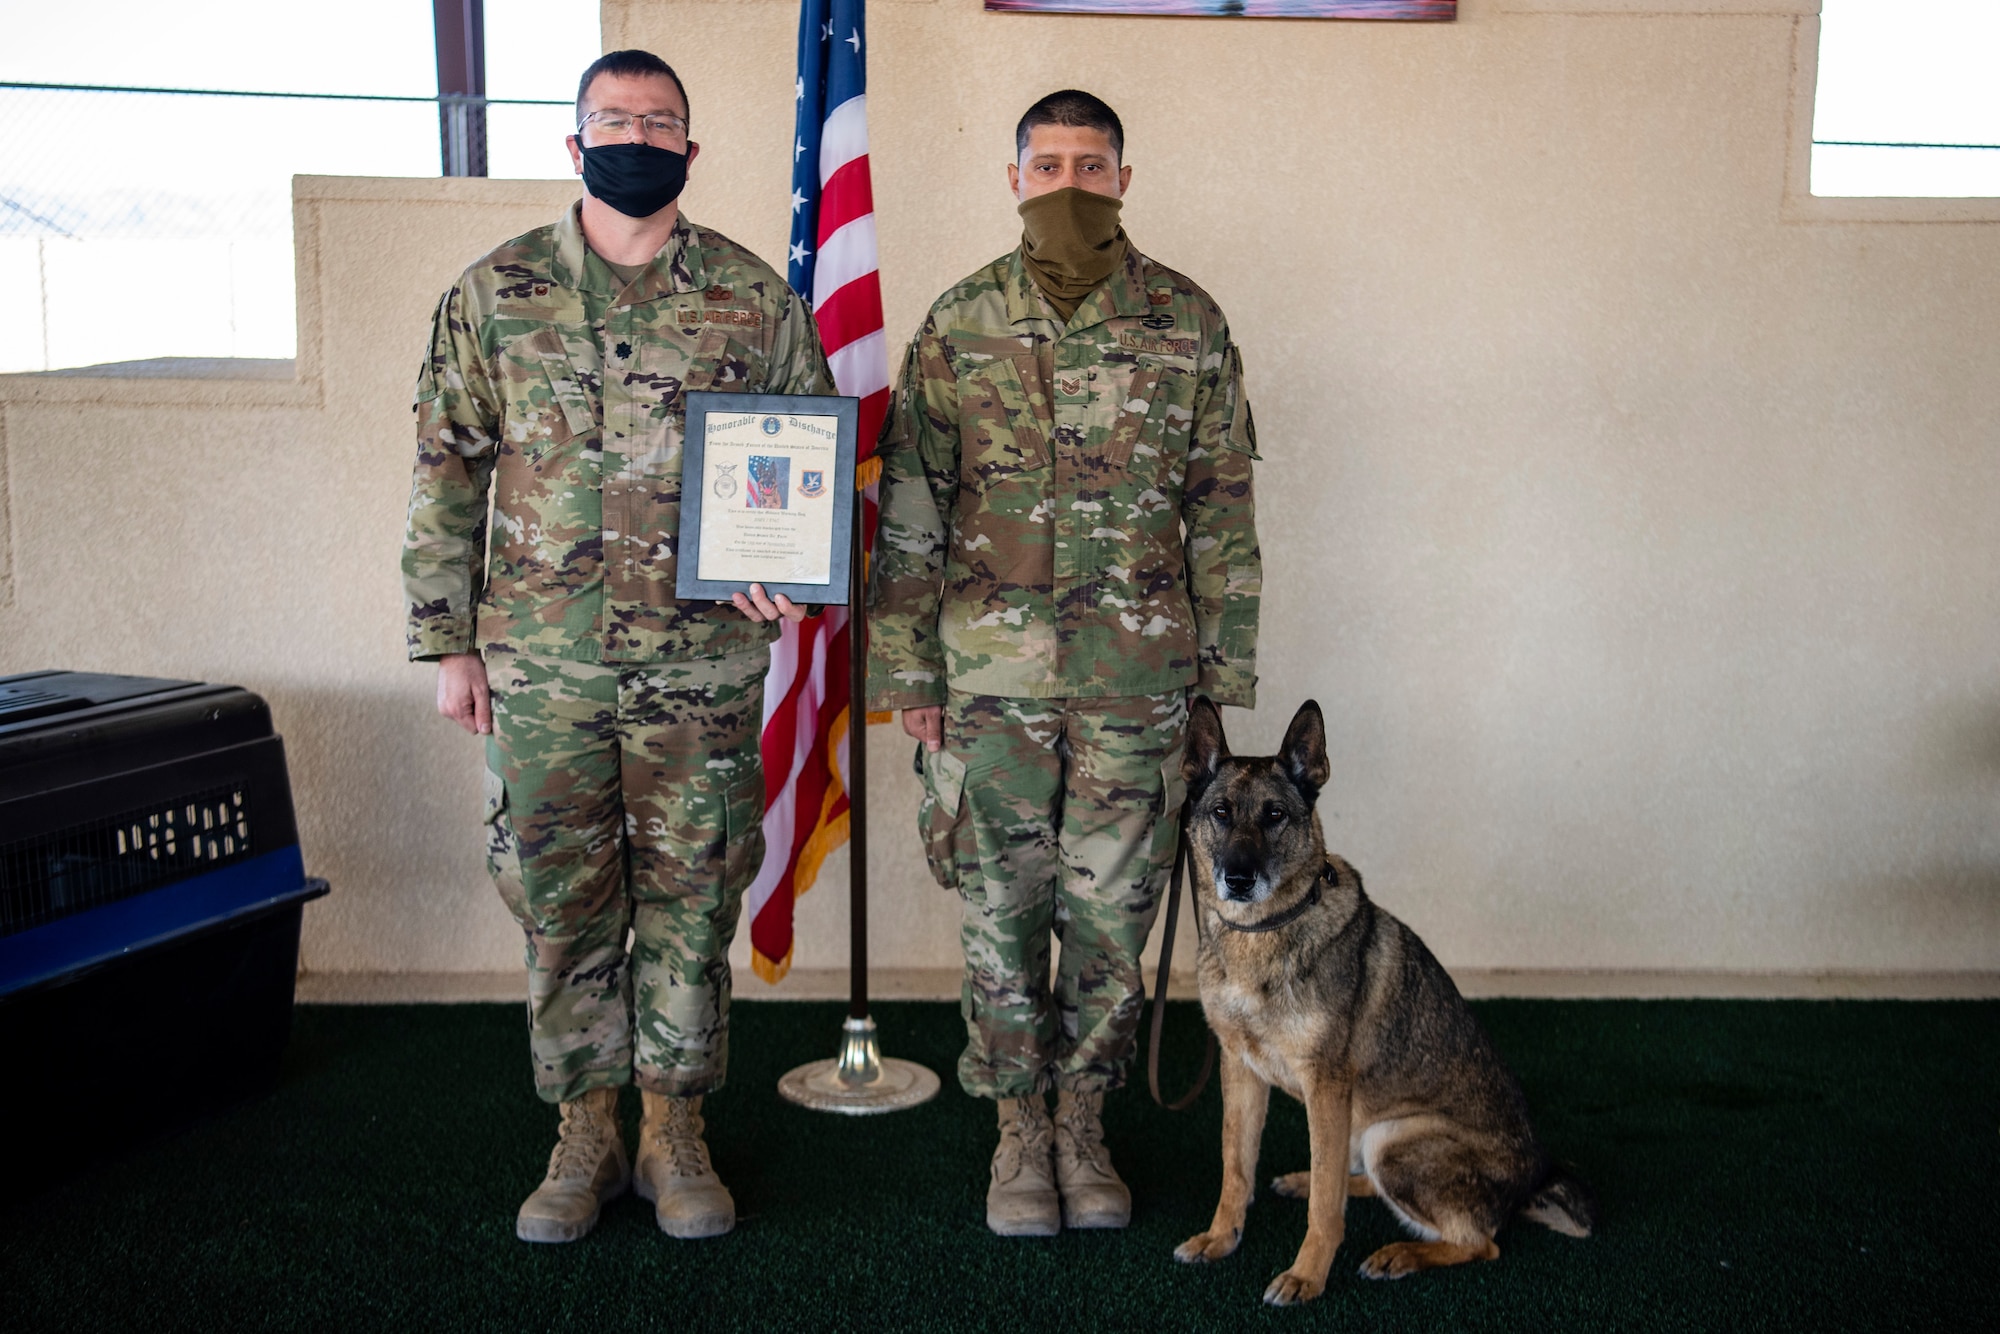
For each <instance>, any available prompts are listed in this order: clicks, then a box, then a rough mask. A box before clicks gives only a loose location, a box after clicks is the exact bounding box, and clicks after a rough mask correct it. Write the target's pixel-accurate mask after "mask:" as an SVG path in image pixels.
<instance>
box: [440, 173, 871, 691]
mask: <svg viewBox="0 0 2000 1334" xmlns="http://www.w3.org/2000/svg"><path fill="white" fill-rule="evenodd" d="M702 389H706V390H737V391H743V392H751V393H773V394H830V393H832V392H833V378H832V376H831V374H830V373H829V372H828V370H827V365H826V356H825V354H824V353H823V352H822V351H821V349H820V341H819V331H818V329H817V327H816V326H815V325H814V323H813V319H812V316H811V314H810V313H809V312H808V311H807V310H806V307H805V304H804V302H802V301H800V300H799V298H798V296H797V295H796V294H794V293H793V291H792V289H791V288H789V287H787V286H786V285H785V281H784V279H782V278H780V277H779V276H778V275H777V273H775V272H774V271H772V269H771V268H770V267H769V266H768V265H766V264H765V263H764V262H763V261H762V260H760V259H758V258H757V257H756V256H755V255H753V254H751V253H750V252H749V251H748V250H745V249H743V248H742V247H741V246H739V245H737V244H736V243H735V242H733V241H731V240H729V239H728V238H727V237H725V236H722V235H721V234H719V233H717V232H712V231H709V230H707V229H705V228H702V227H699V226H697V225H695V224H692V223H690V222H688V221H687V220H686V219H685V218H683V219H682V220H681V222H680V225H679V226H678V227H677V228H676V229H675V231H674V234H673V237H672V238H671V239H670V240H669V241H668V242H667V244H666V246H665V247H664V248H663V249H662V250H661V251H660V253H659V254H658V255H657V256H656V257H655V258H654V259H653V262H652V264H651V265H650V266H649V267H648V268H646V269H645V270H644V271H643V272H641V273H640V274H639V275H638V276H637V277H636V278H634V279H633V280H632V283H631V285H630V286H629V287H628V286H627V285H626V284H624V283H623V282H621V281H620V280H619V279H618V278H617V277H616V276H615V275H614V274H613V273H612V272H611V270H610V269H609V268H607V267H606V266H605V264H604V262H603V261H602V260H601V259H599V258H598V257H597V256H596V255H595V254H593V253H591V251H590V250H589V248H588V247H587V246H586V245H585V244H584V239H583V229H582V226H581V223H580V222H579V220H578V211H577V209H576V208H575V207H574V206H573V207H572V208H571V209H570V211H569V212H568V213H567V214H565V215H564V217H563V219H562V221H560V222H558V223H556V224H555V225H553V226H549V227H541V228H538V229H536V230H535V231H532V232H529V233H528V234H527V235H525V236H519V237H516V238H515V239H514V240H512V241H509V242H507V244H505V245H503V246H501V247H500V248H499V249H498V250H495V251H493V252H492V253H491V254H489V255H487V256H486V257H484V258H483V259H481V260H479V261H478V262H477V263H475V264H473V266H472V267H471V268H469V269H467V270H466V271H465V273H464V275H463V276H462V277H460V278H459V280H458V283H457V284H456V285H455V286H454V287H453V288H452V289H451V290H450V291H449V292H447V293H445V295H444V298H443V299H442V300H441V301H440V302H439V303H438V308H437V316H436V319H435V322H434V323H433V325H432V330H431V348H430V356H429V359H428V360H426V361H425V363H424V367H423V370H422V372H421V373H420V374H419V375H418V377H417V394H416V405H415V406H416V413H417V463H416V472H415V477H414V480H413V481H412V483H411V487H410V511H409V527H408V530H407V533H406V535H405V538H404V543H403V588H404V592H405V595H406V596H407V598H408V604H409V627H408V637H409V651H410V657H412V658H435V657H439V656H441V655H443V654H446V653H466V652H471V651H473V650H475V649H478V650H482V651H486V652H509V651H512V652H520V653H532V654H538V655H541V656H545V657H553V658H569V659H575V660H580V661H584V662H659V661H673V660H682V659H692V658H716V657H722V656H724V655H726V654H731V653H740V652H744V651H746V650H749V649H755V648H758V647H760V646H762V645H764V644H766V643H768V642H769V641H770V640H772V639H774V638H776V636H777V629H776V627H775V626H774V625H773V624H771V623H769V622H765V623H761V624H760V623H758V622H754V621H751V620H749V619H748V618H746V617H745V616H744V615H743V614H742V613H741V612H739V611H737V610H736V608H735V607H734V606H732V605H730V604H729V603H726V602H724V603H716V602H695V601H689V602H681V601H678V600H676V599H675V597H674V574H675V558H676V553H677V550H678V547H679V542H680V502H681V432H682V427H683V425H684V421H685V399H684V397H683V395H685V394H686V393H687V392H689V391H691V390H702ZM489 493H490V494H491V498H492V511H493V523H494V527H495V530H496V531H495V532H494V533H493V541H492V542H491V544H490V550H489V549H488V542H487V527H486V515H487V504H488V496H489Z"/></svg>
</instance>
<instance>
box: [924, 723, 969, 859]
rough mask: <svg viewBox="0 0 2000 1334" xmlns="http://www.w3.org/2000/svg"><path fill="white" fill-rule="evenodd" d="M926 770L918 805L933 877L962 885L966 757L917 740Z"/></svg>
mask: <svg viewBox="0 0 2000 1334" xmlns="http://www.w3.org/2000/svg"><path fill="white" fill-rule="evenodd" d="M917 756H918V759H919V761H920V762H921V763H922V765H923V771H924V799H923V802H922V803H921V804H920V805H919V806H918V807H917V830H918V832H919V833H920V834H921V835H922V836H923V840H924V859H925V860H926V861H928V862H929V863H930V866H931V878H932V879H934V880H936V881H937V882H938V884H939V885H940V886H942V887H943V888H945V889H957V888H958V830H959V826H960V825H961V824H963V823H964V817H965V761H964V760H961V759H959V758H958V757H957V756H956V755H953V754H952V753H951V752H950V751H948V750H939V751H927V750H925V749H924V748H923V743H922V742H921V741H920V742H918V743H917Z"/></svg>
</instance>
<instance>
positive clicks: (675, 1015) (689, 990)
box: [486, 650, 769, 1102]
mask: <svg viewBox="0 0 2000 1334" xmlns="http://www.w3.org/2000/svg"><path fill="white" fill-rule="evenodd" d="M768 664H769V658H768V655H767V654H766V653H764V652H763V651H761V650H760V651H758V652H754V653H741V654H736V655H734V656H731V657H726V658H715V659H709V660H706V661H700V662H676V663H654V664H649V665H646V666H643V667H608V666H601V665H598V664H595V663H582V662H565V661H561V660H558V659H553V658H539V657H527V656H524V655H521V654H497V653H496V654H494V655H492V656H491V657H490V658H489V659H488V661H487V668H486V672H487V680H488V682H489V684H490V685H491V687H492V692H493V733H492V735H491V736H490V737H489V738H488V740H487V750H486V756H487V776H486V783H487V788H486V792H487V799H486V821H487V827H488V828H487V833H488V839H487V856H488V866H489V869H490V870H491V871H492V873H493V880H494V883H495V884H496V885H497V886H499V889H500V896H501V898H502V899H503V900H505V901H506V904H507V908H508V911H510V912H511V913H513V915H514V920H515V921H517V922H519V923H520V924H521V927H522V930H523V931H524V932H525V933H526V935H527V961H528V1045H529V1049H530V1051H531V1053H532V1055H533V1058H534V1066H535V1087H536V1090H537V1091H538V1092H539V1093H540V1094H541V1096H542V1097H543V1098H545V1099H547V1100H548V1101H550V1102H558V1101H569V1100H572V1099H574V1098H576V1097H578V1096H579V1095H581V1094H582V1093H584V1092H586V1091H588V1090H590V1089H593V1088H598V1087H602V1086H605V1085H614V1084H625V1083H633V1082H636V1083H638V1084H639V1085H640V1086H641V1087H643V1088H648V1089H651V1090H653V1091H655V1092H658V1093H668V1094H677V1095H692V1094H697V1093H706V1092H708V1091H709V1090H711V1089H715V1088H719V1087H720V1086H721V1084H722V1080H723V1075H724V1073H725V1071H726V1069H727V1064H728V1025H729V985H730V975H729V943H730V941H731V940H732V939H733V938H734V937H735V935H736V921H737V915H738V911H739V909H740V906H741V904H742V899H743V891H744V890H745V889H746V888H747V887H748V886H749V884H750V882H751V881H752V880H753V879H754V878H755V877H756V874H757V867H758V865H759V863H760V862H761V861H762V859H763V855H764V830H763V814H764V775H763V766H762V763H761V761H760V758H759V755H758V733H759V730H760V728H761V725H762V722H763V711H764V672H765V669H766V667H767V666H768ZM628 935H629V937H630V940H631V943H630V946H629V949H628V946H627V943H626V941H627V937H628Z"/></svg>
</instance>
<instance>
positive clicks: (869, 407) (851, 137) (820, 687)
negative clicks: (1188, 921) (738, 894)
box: [750, 0, 889, 982]
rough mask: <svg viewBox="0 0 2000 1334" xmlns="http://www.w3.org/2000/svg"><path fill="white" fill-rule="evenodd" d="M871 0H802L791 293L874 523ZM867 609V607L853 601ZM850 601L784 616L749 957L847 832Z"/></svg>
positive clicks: (877, 341) (882, 377) (885, 389)
mask: <svg viewBox="0 0 2000 1334" xmlns="http://www.w3.org/2000/svg"><path fill="white" fill-rule="evenodd" d="M862 3H863V0H802V3H801V5H800V7H799V76H798V86H797V93H798V132H797V137H796V139H795V141H794V142H793V145H792V249H791V265H790V274H789V276H790V278H791V283H792V287H793V289H794V290H795V291H797V292H799V293H800V294H802V295H803V296H805V298H806V299H807V301H809V302H810V303H811V305H812V308H813V314H814V316H815V318H817V319H818V321H819V332H820V339H821V341H822V342H824V343H825V345H826V354H827V360H828V361H829V362H831V363H832V365H833V379H834V384H835V385H836V386H837V387H838V388H839V390H840V392H841V393H843V394H847V395H850V396H852V397H854V398H858V399H860V400H861V422H860V457H861V459H862V463H861V465H860V466H858V467H857V468H856V469H855V477H856V479H857V481H858V482H860V483H862V484H865V485H866V486H867V488H868V495H869V500H868V504H867V508H866V513H865V514H864V515H863V525H862V531H863V532H864V533H865V534H872V533H873V532H874V527H875V505H874V499H873V497H874V490H875V486H874V481H875V475H876V473H877V472H878V471H879V467H880V465H879V464H876V463H875V462H874V460H873V454H874V452H875V436H876V433H877V431H878V430H879V429H880V427H881V425H882V416H883V414H884V413H885V412H886V411H887V410H888V407H889V348H888V341H887V338H886V337H885V335H884V333H883V329H882V288H881V285H880V283H879V282H878V281H877V279H876V272H875V200H874V194H873V191H872V190H871V188H870V186H869V181H868V98H867V86H868V79H867V46H868V44H867V31H868V27H867V24H866V22H865V21H864V16H863V12H862ZM853 610H856V611H858V610H859V609H858V608H856V609H853ZM849 611H850V609H848V608H842V607H830V608H828V609H827V610H826V612H825V613H824V614H823V615H820V616H817V617H812V618H809V619H807V620H806V621H805V622H803V623H802V624H799V625H791V624H787V625H786V626H785V627H784V636H783V638H781V639H780V640H779V641H778V643H776V644H774V645H772V647H771V672H770V675H769V676H767V677H766V678H765V681H764V742H763V751H764V840H765V853H764V865H763V868H762V869H761V870H760V871H759V872H758V875H757V879H756V880H755V882H753V883H752V884H751V886H750V948H751V963H752V965H753V966H754V967H755V968H756V969H757V975H758V976H759V977H762V978H763V979H764V980H765V981H766V982H776V981H777V980H778V979H779V978H781V977H783V976H784V975H785V973H786V971H787V970H789V969H790V968H791V965H792V903H793V901H794V900H795V899H796V898H797V897H798V896H799V895H800V894H803V893H805V891H806V890H808V889H810V888H811V887H812V884H813V881H814V880H815V879H816V878H817V877H818V875H819V868H820V863H821V862H822V861H824V860H825V859H826V856H827V854H828V853H829V852H831V851H833V850H834V849H835V848H837V847H839V846H840V845H841V844H842V843H843V842H845V841H846V839H847V785H846V782H845V781H844V779H843V775H844V774H846V773H847V772H848V766H847V747H848V737H849V735H850V731H851V729H850V728H849V726H848V724H849V721H850V719H849V717H848V695H849V689H848V686H849V682H848V666H847V662H848V625H849Z"/></svg>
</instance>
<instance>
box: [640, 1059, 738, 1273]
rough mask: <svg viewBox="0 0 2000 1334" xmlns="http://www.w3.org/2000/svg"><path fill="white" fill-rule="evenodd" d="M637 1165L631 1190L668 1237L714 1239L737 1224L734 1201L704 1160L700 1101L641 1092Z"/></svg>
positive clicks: (706, 1153) (720, 1179)
mask: <svg viewBox="0 0 2000 1334" xmlns="http://www.w3.org/2000/svg"><path fill="white" fill-rule="evenodd" d="M640 1096H641V1097H642V1098H643V1099H644V1101H645V1107H646V1113H645V1117H644V1119H643V1120H641V1121H640V1123H639V1161H638V1163H637V1164H636V1166H635V1169H634V1170H635V1176H634V1178H633V1182H632V1189H633V1190H634V1191H636V1192H637V1193H638V1195H639V1198H641V1199H645V1200H651V1201H652V1202H653V1217H654V1218H655V1219H657V1220H659V1224H660V1231H662V1232H664V1233H666V1234H667V1235H668V1236H670V1237H681V1238H683V1239H689V1240H691V1239H693V1238H695V1237H719V1236H721V1235H722V1234H723V1233H725V1232H727V1231H729V1230H730V1229H731V1228H733V1227H735V1226H736V1201H735V1200H733V1199H731V1198H730V1197H729V1190H728V1188H727V1187H725V1186H724V1185H723V1184H722V1178H721V1177H718V1176H717V1175H716V1174H715V1168H714V1167H713V1166H711V1165H710V1164H709V1161H708V1145H706V1144H704V1143H702V1140H701V1132H702V1130H703V1125H702V1119H701V1099H700V1098H671V1097H668V1096H667V1095H666V1094H664V1093H654V1092H652V1091H651V1090H641V1094H640Z"/></svg>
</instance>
